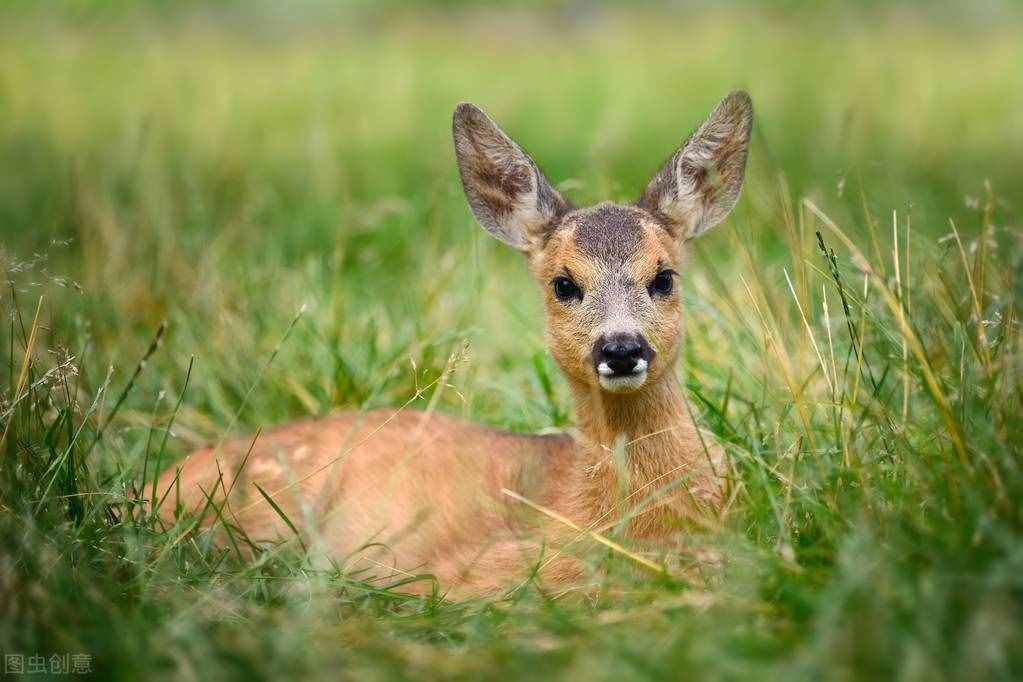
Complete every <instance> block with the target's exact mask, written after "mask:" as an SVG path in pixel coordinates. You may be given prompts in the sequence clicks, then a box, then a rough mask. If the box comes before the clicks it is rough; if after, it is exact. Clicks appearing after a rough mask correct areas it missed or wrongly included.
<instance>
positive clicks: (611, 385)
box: [597, 369, 646, 393]
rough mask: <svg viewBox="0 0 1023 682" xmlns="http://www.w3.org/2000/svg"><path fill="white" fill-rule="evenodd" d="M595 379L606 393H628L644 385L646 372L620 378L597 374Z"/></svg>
mask: <svg viewBox="0 0 1023 682" xmlns="http://www.w3.org/2000/svg"><path fill="white" fill-rule="evenodd" d="M597 379H598V381H599V382H600V387H601V388H602V389H604V390H605V391H607V392H608V393H628V392H630V391H635V390H636V389H637V388H639V387H640V386H642V385H643V384H645V383H646V370H645V369H644V370H642V371H640V372H633V373H632V374H628V375H626V376H620V377H613V376H605V375H603V374H597Z"/></svg>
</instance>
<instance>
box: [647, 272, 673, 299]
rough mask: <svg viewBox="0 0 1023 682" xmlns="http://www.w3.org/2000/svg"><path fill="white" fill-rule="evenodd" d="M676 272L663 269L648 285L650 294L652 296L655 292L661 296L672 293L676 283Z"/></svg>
mask: <svg viewBox="0 0 1023 682" xmlns="http://www.w3.org/2000/svg"><path fill="white" fill-rule="evenodd" d="M674 274H675V271H674V270H661V271H660V272H658V273H657V276H656V277H654V279H653V281H652V282H650V286H648V287H647V290H648V291H649V292H650V295H651V296H653V295H655V294H657V295H659V296H668V295H670V294H671V289H672V286H673V285H674V284H675V280H674V279H673V276H674Z"/></svg>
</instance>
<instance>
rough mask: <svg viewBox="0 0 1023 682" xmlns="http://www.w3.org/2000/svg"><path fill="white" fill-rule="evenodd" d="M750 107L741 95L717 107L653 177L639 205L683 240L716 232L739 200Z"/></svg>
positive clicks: (750, 103) (731, 96)
mask: <svg viewBox="0 0 1023 682" xmlns="http://www.w3.org/2000/svg"><path fill="white" fill-rule="evenodd" d="M752 125H753V103H752V102H751V101H750V98H749V95H748V94H746V93H745V92H743V91H741V90H737V91H736V92H733V93H731V94H730V95H728V96H727V97H725V98H724V99H723V100H721V102H720V103H719V104H718V105H717V107H715V109H714V111H713V112H711V115H710V116H709V117H707V120H706V121H704V122H703V124H702V125H701V126H700V127H699V128H697V130H696V132H694V133H693V134H692V135H690V136H689V138H688V139H687V140H686V141H685V142H683V143H682V146H681V147H679V149H678V151H676V152H675V154H674V155H673V156H672V157H671V158H670V159H668V162H667V163H666V164H664V167H663V168H662V169H661V170H660V172H658V173H657V175H655V176H654V178H653V179H652V180H651V181H650V184H649V185H647V187H646V190H644V191H643V196H642V197H640V199H639V201H638V202H637V203H638V205H639V206H640V207H641V208H645V209H647V210H648V211H652V212H655V213H657V214H659V215H661V216H663V217H664V218H666V219H667V221H668V223H669V225H670V226H671V230H672V231H673V232H674V233H675V234H676V236H677V237H678V238H679V239H681V240H682V241H685V240H687V239H692V238H693V237H696V236H699V235H700V234H702V233H704V232H706V231H707V230H709V229H710V228H712V227H714V226H715V225H717V224H718V223H720V222H721V221H722V220H724V219H725V216H727V215H728V212H729V211H731V210H732V207H733V206H735V202H736V201H738V200H739V191H740V190H741V189H742V180H743V177H744V176H745V174H746V152H747V150H748V148H749V136H750V128H751V127H752Z"/></svg>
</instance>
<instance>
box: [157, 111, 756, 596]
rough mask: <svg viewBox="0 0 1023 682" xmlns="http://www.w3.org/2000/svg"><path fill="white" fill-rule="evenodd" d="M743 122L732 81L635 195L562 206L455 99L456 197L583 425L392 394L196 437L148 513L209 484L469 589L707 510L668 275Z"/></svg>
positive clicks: (331, 548)
mask: <svg viewBox="0 0 1023 682" xmlns="http://www.w3.org/2000/svg"><path fill="white" fill-rule="evenodd" d="M752 119H753V110H752V104H751V102H750V99H749V96H748V95H747V94H746V93H744V92H733V93H732V94H730V95H728V96H727V97H726V98H725V99H724V100H722V101H721V102H720V103H719V104H718V106H717V107H716V108H715V109H714V111H713V112H712V113H711V115H710V117H709V118H708V119H707V120H706V121H705V122H704V123H703V124H702V125H700V127H699V128H698V129H697V130H696V132H694V133H693V134H692V135H691V136H690V137H689V138H688V139H687V140H686V141H685V142H683V144H682V145H681V147H679V149H678V150H677V151H676V152H675V153H674V154H673V155H672V156H671V158H670V159H669V160H668V161H667V163H666V164H665V165H664V167H663V168H661V170H660V171H659V172H658V173H657V174H656V175H655V176H654V177H653V179H652V180H651V181H650V183H649V184H648V185H647V187H646V189H645V190H644V191H643V194H642V196H641V197H640V198H639V199H638V201H636V202H635V203H634V204H631V205H619V204H614V203H610V202H607V203H602V204H598V205H596V206H593V207H589V208H575V207H573V206H572V205H571V204H570V203H569V202H568V201H567V200H565V198H563V197H562V196H561V195H560V194H559V193H558V191H557V190H556V189H554V187H553V186H552V185H551V184H550V182H548V181H547V179H546V178H545V177H544V176H543V174H542V173H541V172H540V169H539V168H538V167H537V165H536V163H534V162H533V160H532V159H531V158H530V157H529V156H528V155H527V154H526V153H525V152H524V151H523V150H522V148H521V147H519V146H518V145H517V144H516V143H515V142H513V141H512V140H511V138H509V137H508V136H507V135H506V134H505V133H504V132H503V131H502V130H501V129H500V128H498V127H497V125H496V124H495V123H494V122H493V121H492V120H491V119H490V118H488V117H487V115H486V114H484V113H483V112H482V111H481V110H480V109H478V108H477V107H475V106H473V105H472V104H460V105H459V106H458V107H457V108H456V109H455V113H454V141H455V153H456V155H457V158H458V169H459V171H460V174H461V179H462V184H463V186H464V189H465V195H466V198H467V199H468V203H469V206H470V208H471V209H472V213H473V215H474V216H475V217H476V220H477V221H478V222H479V224H480V225H482V227H483V228H484V229H485V230H486V231H487V232H489V233H490V234H491V235H493V236H494V237H496V238H497V239H499V240H500V241H502V242H504V243H506V244H508V245H510V246H512V247H514V248H515V249H518V250H519V251H521V252H522V253H523V254H524V255H525V257H526V261H527V263H528V266H529V269H530V271H531V273H532V274H533V276H534V277H535V278H536V281H537V283H538V284H539V286H540V289H541V292H542V295H543V299H544V304H545V307H546V331H547V339H548V343H549V346H550V351H551V353H552V355H553V357H554V359H555V361H556V362H557V364H558V365H559V367H560V368H561V370H562V372H563V373H564V375H565V377H566V378H567V380H568V383H569V385H570V387H571V392H572V394H573V397H574V400H575V411H576V422H577V425H578V431H577V432H576V433H574V434H551V435H526V434H516V433H510V432H507V431H503V430H500V429H496V428H490V427H487V426H483V425H480V424H474V423H469V422H465V421H461V420H458V419H454V418H451V417H447V416H443V415H441V414H436V413H426V412H415V411H409V410H394V409H378V410H372V411H368V412H363V413H343V414H338V415H335V416H330V417H326V418H321V419H310V420H307V421H300V422H296V423H291V424H286V425H284V426H280V427H278V428H276V429H274V430H272V431H270V432H267V433H264V434H262V435H261V436H260V437H258V438H256V439H255V441H254V442H253V439H251V438H246V439H238V440H234V441H230V442H226V443H223V444H221V445H219V446H217V447H211V448H205V449H201V450H198V451H196V452H194V453H193V454H192V455H191V456H190V457H188V459H187V460H185V461H184V462H183V463H182V464H181V465H180V466H178V467H175V468H172V469H171V470H169V471H167V472H165V473H164V474H163V476H162V478H161V484H160V489H161V491H169V492H168V495H167V499H169V500H170V501H171V502H170V503H167V504H164V505H163V508H162V509H161V511H160V514H161V516H162V517H163V518H164V520H166V521H170V522H173V521H174V520H175V519H176V518H178V513H179V511H180V509H181V505H182V504H184V505H189V506H191V507H193V508H199V507H202V506H203V505H204V504H206V501H207V499H208V497H207V496H212V497H217V495H218V489H219V494H220V495H221V496H223V495H225V494H226V496H227V503H226V504H225V505H224V506H223V508H222V513H221V519H220V520H219V521H218V522H219V523H224V522H226V523H229V524H231V525H233V526H235V527H237V528H241V529H243V530H244V531H245V533H246V534H247V535H248V536H249V537H250V538H253V539H255V540H266V539H277V538H285V537H288V536H292V535H293V531H292V529H291V528H289V526H288V525H287V523H286V522H285V520H284V518H283V516H282V513H283V515H286V516H287V517H288V518H289V519H291V520H292V522H293V523H294V524H295V525H296V526H297V528H298V531H299V533H300V535H301V537H302V538H303V540H304V541H305V542H306V543H307V544H309V545H310V546H311V550H312V551H316V552H320V553H322V555H324V556H328V557H330V558H331V560H333V561H337V562H345V563H344V565H345V566H346V568H348V569H351V570H357V569H370V570H372V571H374V572H375V573H376V575H378V576H379V575H380V574H381V573H383V574H385V575H386V576H388V577H390V578H392V579H394V580H395V581H397V580H399V579H400V578H401V577H402V576H413V575H417V574H427V573H428V574H432V575H433V576H435V577H436V579H437V580H438V582H439V584H440V585H441V589H442V590H443V591H445V592H446V593H448V594H451V595H458V596H464V595H473V594H483V593H488V592H494V591H497V590H500V589H501V588H504V587H509V586H511V585H513V584H514V580H515V579H516V578H517V577H522V576H525V575H527V572H528V571H529V570H530V569H532V568H535V567H536V566H540V567H541V568H540V569H539V571H538V572H537V574H536V575H537V577H538V579H539V580H540V581H542V582H545V583H547V584H553V585H567V584H570V583H571V582H572V581H574V580H577V579H578V578H579V577H580V575H581V566H580V564H579V562H578V559H577V558H575V557H573V556H571V555H570V554H569V553H567V552H563V551H561V548H563V547H564V546H565V545H566V544H570V542H571V541H572V540H573V539H575V538H577V537H578V535H579V533H580V530H603V529H606V528H608V527H611V526H613V525H615V524H616V523H622V524H623V526H624V530H625V532H626V533H627V534H628V535H630V536H631V537H633V538H635V539H637V540H643V539H645V540H648V541H654V542H659V543H663V542H664V541H666V540H668V539H669V538H670V537H671V536H672V535H674V534H676V533H678V532H679V530H680V529H681V528H683V527H684V522H685V521H686V520H687V519H689V520H692V519H694V518H701V517H703V518H705V516H703V515H706V514H708V513H714V511H715V510H717V509H719V508H720V505H721V501H722V496H723V491H724V485H723V481H724V479H723V477H722V473H723V472H722V465H721V463H720V461H719V450H718V449H717V448H715V447H714V445H713V444H711V443H708V442H705V439H704V438H703V437H702V436H701V434H700V432H699V431H698V430H697V427H696V425H695V424H694V423H693V420H692V418H691V416H690V411H689V408H688V406H687V405H686V399H685V397H684V395H683V392H682V389H681V387H680V385H679V382H678V379H677V377H676V374H675V371H674V365H675V361H676V356H677V354H678V350H679V345H680V343H681V316H682V311H681V308H680V303H679V294H678V287H677V282H676V280H677V279H678V278H679V277H680V275H679V273H680V272H682V271H683V266H682V251H683V247H684V245H685V243H686V242H687V241H688V240H690V239H693V238H694V237H696V236H698V235H700V234H702V233H703V232H705V231H707V230H708V229H710V228H711V227H713V226H714V225H716V224H717V223H719V222H721V221H722V220H723V219H724V218H725V216H726V215H727V214H728V212H729V211H730V210H731V209H732V207H733V206H734V205H735V203H736V201H737V199H738V197H739V191H740V188H741V186H742V182H743V176H744V173H745V165H746V155H747V148H748V145H749V136H750V128H751V125H752ZM254 484H258V485H259V487H260V488H261V489H262V491H259V490H257V489H256V488H255V485H254ZM508 491H512V492H513V493H514V494H513V495H509V494H508ZM264 492H265V495H267V496H270V497H272V499H273V500H274V503H275V505H276V506H277V507H278V508H279V510H280V511H278V510H277V509H274V507H273V505H271V504H269V503H268V502H267V500H266V499H265V497H264ZM651 498H652V499H653V501H651ZM522 500H526V501H529V502H531V503H532V505H531V506H530V505H525V504H523V503H522ZM536 509H539V510H540V511H539V512H538V511H536ZM207 511H208V510H207ZM540 512H543V513H540ZM205 516H207V517H208V516H209V514H206V515H205ZM205 523H206V524H207V525H208V524H209V523H211V522H210V521H209V520H207V521H206V522H205ZM413 589H415V588H414V587H413ZM420 589H421V588H420Z"/></svg>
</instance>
